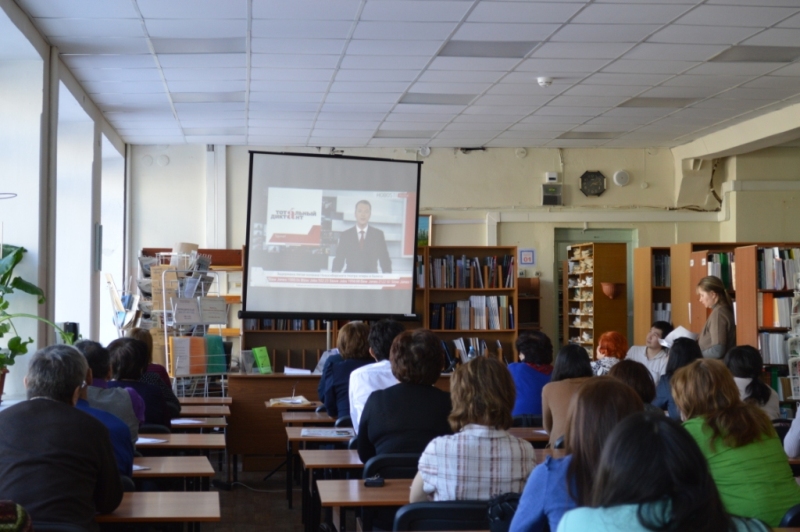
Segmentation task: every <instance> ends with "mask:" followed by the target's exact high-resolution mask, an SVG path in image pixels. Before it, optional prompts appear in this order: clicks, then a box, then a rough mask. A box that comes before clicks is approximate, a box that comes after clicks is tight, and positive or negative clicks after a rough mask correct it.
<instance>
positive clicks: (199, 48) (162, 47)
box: [150, 37, 247, 54]
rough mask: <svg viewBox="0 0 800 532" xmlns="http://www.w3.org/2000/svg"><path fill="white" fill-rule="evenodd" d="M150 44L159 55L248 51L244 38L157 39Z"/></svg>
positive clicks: (153, 39)
mask: <svg viewBox="0 0 800 532" xmlns="http://www.w3.org/2000/svg"><path fill="white" fill-rule="evenodd" d="M150 42H152V44H153V49H154V50H155V51H156V53H157V54H235V53H241V54H243V53H245V52H246V51H247V42H246V40H245V38H244V37H218V38H205V39H200V38H193V39H189V38H179V39H157V38H152V39H150Z"/></svg>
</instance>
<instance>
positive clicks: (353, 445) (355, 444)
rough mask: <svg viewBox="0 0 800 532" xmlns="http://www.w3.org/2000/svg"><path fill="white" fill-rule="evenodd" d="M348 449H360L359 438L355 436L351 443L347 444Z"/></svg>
mask: <svg viewBox="0 0 800 532" xmlns="http://www.w3.org/2000/svg"><path fill="white" fill-rule="evenodd" d="M347 448H348V449H350V450H351V451H353V450H355V449H358V436H353V437H352V438H350V441H349V442H347Z"/></svg>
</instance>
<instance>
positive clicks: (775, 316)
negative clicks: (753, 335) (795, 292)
mask: <svg viewBox="0 0 800 532" xmlns="http://www.w3.org/2000/svg"><path fill="white" fill-rule="evenodd" d="M756 298H757V302H756V305H757V308H758V310H757V312H758V317H757V319H758V326H759V327H786V328H789V327H791V326H792V299H793V298H792V296H776V295H775V294H772V293H771V292H758V294H757V295H756Z"/></svg>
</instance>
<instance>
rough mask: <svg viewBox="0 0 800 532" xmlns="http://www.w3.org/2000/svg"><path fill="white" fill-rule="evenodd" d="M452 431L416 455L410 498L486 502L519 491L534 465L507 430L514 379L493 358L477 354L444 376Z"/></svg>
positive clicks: (529, 452) (526, 446)
mask: <svg viewBox="0 0 800 532" xmlns="http://www.w3.org/2000/svg"><path fill="white" fill-rule="evenodd" d="M450 379H451V382H450V393H451V398H452V401H453V411H452V413H451V414H450V427H451V428H452V429H453V432H454V434H453V435H451V436H439V437H438V438H434V440H433V441H431V442H430V443H429V444H428V446H427V447H426V448H425V451H424V452H423V453H422V456H421V457H420V459H419V471H418V473H417V476H416V477H414V481H413V482H412V484H411V496H410V498H409V501H410V502H419V501H427V500H433V501H452V500H489V499H491V498H492V497H494V496H496V495H500V494H503V493H508V492H510V491H511V492H515V493H519V492H520V491H522V488H523V486H524V485H525V481H526V480H527V479H528V475H530V473H531V471H533V468H534V466H535V465H536V455H535V453H534V451H533V446H531V444H530V443H528V442H526V441H525V440H521V439H519V438H517V437H515V436H512V435H511V434H509V433H508V430H507V429H508V428H509V427H510V426H511V409H512V408H514V393H515V392H514V381H512V380H511V374H510V373H509V372H508V369H506V366H505V365H504V364H503V363H502V362H500V361H499V360H497V359H494V358H490V357H478V358H475V359H473V360H471V361H470V362H467V363H466V364H462V365H460V366H459V367H458V369H456V371H455V372H454V373H453V376H452V377H451V378H450Z"/></svg>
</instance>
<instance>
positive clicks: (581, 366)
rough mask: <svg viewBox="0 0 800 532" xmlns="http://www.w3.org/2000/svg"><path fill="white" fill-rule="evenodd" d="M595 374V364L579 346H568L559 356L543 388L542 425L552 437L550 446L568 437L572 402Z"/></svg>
mask: <svg viewBox="0 0 800 532" xmlns="http://www.w3.org/2000/svg"><path fill="white" fill-rule="evenodd" d="M592 375H593V373H592V364H591V361H590V360H589V354H588V353H587V352H586V349H584V348H583V347H581V346H579V345H578V344H567V345H565V346H564V347H562V348H561V350H560V351H559V352H558V356H556V363H555V366H554V367H553V376H552V379H550V382H549V383H548V384H546V385H545V387H544V388H542V425H544V430H546V431H547V432H548V433H549V434H550V445H554V444H555V443H556V440H557V439H559V438H560V437H561V436H563V435H564V432H565V431H566V429H567V411H568V410H569V402H570V401H571V400H572V396H573V395H575V394H576V393H577V391H578V388H580V386H581V384H583V383H584V382H585V381H586V380H587V379H589V378H590V377H591V376H592Z"/></svg>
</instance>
